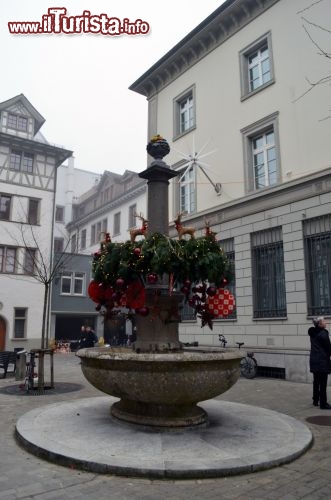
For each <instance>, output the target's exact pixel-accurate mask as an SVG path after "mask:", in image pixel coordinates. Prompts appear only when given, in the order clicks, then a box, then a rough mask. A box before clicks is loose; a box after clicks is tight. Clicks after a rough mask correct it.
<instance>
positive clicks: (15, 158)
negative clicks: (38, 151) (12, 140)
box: [9, 150, 34, 174]
mask: <svg viewBox="0 0 331 500" xmlns="http://www.w3.org/2000/svg"><path fill="white" fill-rule="evenodd" d="M33 161H34V155H33V154H32V153H26V152H23V151H18V150H12V152H11V154H10V158H9V167H10V168H11V169H12V170H17V171H22V172H26V173H28V174H32V173H33Z"/></svg>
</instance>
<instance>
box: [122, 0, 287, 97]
mask: <svg viewBox="0 0 331 500" xmlns="http://www.w3.org/2000/svg"><path fill="white" fill-rule="evenodd" d="M278 1H279V0H227V1H226V2H225V3H223V4H222V5H221V6H220V7H218V9H216V10H215V11H214V12H213V13H212V14H210V16H208V17H207V18H206V19H205V20H204V21H202V23H200V24H199V25H198V26H197V27H196V28H195V29H194V30H192V31H191V32H190V33H189V34H188V35H187V36H186V37H185V38H183V39H182V40H181V41H180V42H179V43H178V44H177V45H175V46H174V47H173V48H172V49H171V50H170V51H169V52H167V53H166V54H165V55H164V56H163V57H162V58H161V59H159V60H158V61H157V62H156V63H155V64H154V65H153V66H152V67H151V68H150V69H149V70H148V71H146V72H145V73H144V74H143V75H142V76H141V77H140V78H138V80H136V81H135V82H134V83H133V84H132V85H131V86H130V87H129V89H130V90H133V91H134V92H137V93H139V94H142V95H144V96H146V97H147V98H148V99H150V98H152V97H153V96H154V95H155V94H157V93H158V92H160V91H161V90H162V89H163V88H165V87H166V86H167V85H169V84H170V83H171V82H173V81H174V80H175V79H176V78H178V77H179V76H180V75H182V74H183V73H184V72H185V71H187V70H188V69H190V68H191V67H192V66H193V65H194V64H196V63H197V62H198V61H200V60H201V59H202V58H203V57H205V56H206V55H207V54H209V53H210V52H211V51H212V50H214V49H216V48H217V47H218V46H219V45H221V44H222V43H224V42H225V41H226V40H227V39H228V38H230V37H231V36H233V35H234V34H235V33H237V32H238V31H239V30H240V29H242V28H243V27H244V26H246V25H247V24H249V23H250V22H251V21H253V19H255V18H256V17H258V16H259V15H260V14H262V13H263V12H265V11H266V10H267V9H269V8H270V7H272V6H273V5H274V4H275V3H277V2H278Z"/></svg>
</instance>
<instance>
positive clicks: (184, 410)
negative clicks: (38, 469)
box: [16, 142, 312, 479]
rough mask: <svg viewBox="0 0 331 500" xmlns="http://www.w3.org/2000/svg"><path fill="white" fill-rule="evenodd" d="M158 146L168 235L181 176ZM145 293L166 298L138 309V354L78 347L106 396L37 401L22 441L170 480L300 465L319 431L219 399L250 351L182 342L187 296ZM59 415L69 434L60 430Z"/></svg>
mask: <svg viewBox="0 0 331 500" xmlns="http://www.w3.org/2000/svg"><path fill="white" fill-rule="evenodd" d="M157 146H161V147H160V148H155V147H154V146H153V148H152V150H151V149H150V151H149V152H150V154H151V155H152V156H153V157H154V161H153V162H152V164H151V166H150V167H149V168H148V169H147V170H145V171H144V172H142V173H141V174H140V176H141V177H143V178H145V179H147V181H148V218H149V221H150V226H149V227H150V231H158V232H160V233H162V234H165V235H166V234H167V232H168V183H169V179H171V178H172V177H174V176H175V175H176V173H175V172H173V171H171V170H170V168H169V167H168V166H167V165H166V164H165V163H164V162H163V159H162V158H163V156H165V154H166V153H167V151H169V146H168V145H167V143H164V142H162V144H161V145H160V144H158V145H157ZM154 150H155V151H154ZM160 150H161V152H160ZM168 240H169V238H167V243H168ZM217 248H218V247H217ZM164 281H166V280H164ZM144 292H145V297H144V303H145V310H146V309H148V307H150V308H151V309H153V306H154V305H155V300H156V299H157V306H158V311H159V314H157V315H155V314H153V316H152V317H151V316H150V315H147V316H143V315H141V314H140V315H139V314H137V315H136V316H137V318H136V325H137V341H136V342H135V344H134V346H133V349H132V351H130V350H129V349H125V348H122V349H120V348H117V349H116V348H106V347H102V348H90V349H81V350H80V351H78V353H77V355H78V356H79V358H80V359H81V366H82V370H83V373H84V375H85V377H86V379H87V380H88V381H89V382H90V383H91V384H92V385H93V386H95V387H96V388H97V389H100V390H101V391H103V392H105V393H106V394H107V396H101V397H100V396H97V397H88V398H83V399H75V398H73V399H72V400H70V399H69V400H68V401H64V402H59V401H57V402H56V403H53V404H50V405H46V406H41V407H40V406H38V405H37V407H36V408H34V409H33V410H31V411H29V412H27V413H26V414H25V415H23V416H22V417H20V418H19V420H18V422H17V424H16V438H17V439H18V441H19V442H20V444H21V445H22V446H24V447H25V448H26V449H27V450H28V451H30V452H32V453H34V454H36V455H37V456H38V457H44V458H46V459H47V460H50V461H52V462H55V463H58V464H62V465H66V466H69V467H71V468H74V467H78V468H81V469H83V470H88V471H91V472H100V473H111V474H117V475H124V476H126V477H127V476H141V477H148V478H152V477H153V478H163V479H170V478H172V479H179V478H200V479H203V478H206V477H220V476H228V475H233V474H237V473H240V474H242V473H244V472H255V471H257V470H263V469H266V468H269V467H274V466H279V465H281V464H284V463H288V462H291V461H292V460H294V459H295V458H297V457H298V456H300V455H301V454H302V453H303V452H304V451H306V450H307V449H308V448H309V446H310V445H311V443H312V434H311V432H310V430H309V429H308V428H307V427H306V426H305V425H304V424H303V423H302V422H299V421H298V420H295V419H293V418H291V417H289V416H287V415H283V414H280V413H277V412H275V411H271V410H267V409H265V408H258V407H256V406H249V405H245V404H239V403H232V402H230V401H226V400H224V397H223V396H221V400H218V398H216V399H212V398H215V397H216V396H218V395H221V394H222V393H224V392H225V391H227V390H228V389H229V388H230V387H231V386H232V385H233V384H235V382H236V381H237V379H238V377H239V363H240V359H241V354H240V353H239V352H238V350H235V351H231V350H230V349H226V350H222V349H219V348H215V349H213V348H209V349H208V348H206V349H205V350H203V349H199V348H198V349H197V348H190V349H183V348H182V344H181V343H180V342H179V339H178V308H179V307H180V303H181V300H182V297H181V294H180V293H178V292H174V291H173V290H171V287H170V289H169V283H168V284H167V283H165V282H161V283H157V284H150V283H149V284H148V285H147V286H146V287H145V288H144ZM249 382H250V383H252V381H249ZM55 387H56V384H55ZM108 395H111V396H114V397H111V396H108ZM117 398H119V399H117ZM199 402H201V406H200V405H198V404H197V403H199ZM109 405H111V410H110V411H111V415H112V417H110V416H109ZM54 422H56V425H57V428H59V429H61V432H60V433H58V432H56V433H54ZM187 430H188V431H189V432H186V431H187ZM38 459H39V458H38Z"/></svg>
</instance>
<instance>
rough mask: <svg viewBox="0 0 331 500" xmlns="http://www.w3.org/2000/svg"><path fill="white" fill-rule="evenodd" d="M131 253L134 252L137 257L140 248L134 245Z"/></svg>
mask: <svg viewBox="0 0 331 500" xmlns="http://www.w3.org/2000/svg"><path fill="white" fill-rule="evenodd" d="M133 253H134V254H135V255H136V256H137V257H139V255H140V254H141V248H139V247H136V248H135V249H134V250H133Z"/></svg>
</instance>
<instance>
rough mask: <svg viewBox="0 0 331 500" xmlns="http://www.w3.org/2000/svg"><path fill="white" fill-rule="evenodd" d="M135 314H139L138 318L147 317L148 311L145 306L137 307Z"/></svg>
mask: <svg viewBox="0 0 331 500" xmlns="http://www.w3.org/2000/svg"><path fill="white" fill-rule="evenodd" d="M136 313H137V314H140V316H148V314H149V309H148V307H146V306H143V307H138V309H136Z"/></svg>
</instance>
